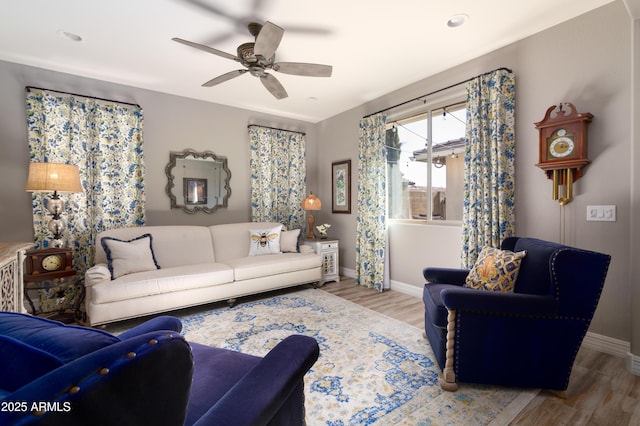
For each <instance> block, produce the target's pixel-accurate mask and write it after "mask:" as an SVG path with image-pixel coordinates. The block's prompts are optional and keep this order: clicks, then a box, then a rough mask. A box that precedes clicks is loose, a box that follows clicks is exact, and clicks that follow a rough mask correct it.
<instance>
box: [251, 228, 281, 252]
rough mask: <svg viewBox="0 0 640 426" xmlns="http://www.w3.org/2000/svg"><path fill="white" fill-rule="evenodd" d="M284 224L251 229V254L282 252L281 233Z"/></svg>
mask: <svg viewBox="0 0 640 426" xmlns="http://www.w3.org/2000/svg"><path fill="white" fill-rule="evenodd" d="M281 231H282V225H278V226H276V227H274V228H270V229H252V230H250V231H249V239H250V241H249V256H260V255H263V254H277V253H280V233H281Z"/></svg>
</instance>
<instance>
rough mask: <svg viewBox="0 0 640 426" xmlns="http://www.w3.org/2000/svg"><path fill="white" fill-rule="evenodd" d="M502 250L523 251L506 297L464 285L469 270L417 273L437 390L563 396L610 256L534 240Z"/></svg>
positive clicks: (510, 242)
mask: <svg viewBox="0 0 640 426" xmlns="http://www.w3.org/2000/svg"><path fill="white" fill-rule="evenodd" d="M501 248H502V249H504V250H510V251H512V252H520V251H522V250H526V252H527V254H526V256H525V257H524V258H523V259H522V261H521V264H520V270H519V273H518V275H517V279H516V281H515V288H514V291H513V292H511V293H502V292H495V291H486V290H478V289H472V288H467V287H464V286H463V285H464V283H465V279H466V277H467V275H468V274H469V271H468V270H459V269H445V268H428V267H427V268H425V269H424V270H423V275H424V277H425V279H426V280H427V283H426V284H425V286H424V291H423V300H424V304H425V331H426V335H427V338H428V340H429V343H430V345H431V347H432V349H433V351H434V353H435V356H436V359H437V361H438V364H439V365H440V368H441V369H442V370H443V375H442V377H441V385H442V387H443V389H446V390H455V389H456V388H457V385H456V381H459V382H471V383H483V384H493V385H503V386H516V387H531V388H542V389H548V390H554V391H558V392H563V391H565V390H566V389H567V386H568V385H569V376H570V375H571V369H572V367H573V362H574V360H575V356H576V354H577V352H578V349H579V348H580V344H581V343H582V340H583V338H584V336H585V334H586V332H587V329H588V328H589V324H590V323H591V319H592V317H593V314H594V312H595V310H596V306H597V305H598V300H599V298H600V293H601V291H602V287H603V285H604V280H605V277H606V274H607V270H608V267H609V261H610V257H609V256H608V255H605V254H601V253H595V252H591V251H585V250H580V249H576V248H571V247H567V246H564V245H561V244H556V243H552V242H547V241H542V240H537V239H533V238H517V237H513V238H507V239H505V240H504V241H503V243H502V247H501Z"/></svg>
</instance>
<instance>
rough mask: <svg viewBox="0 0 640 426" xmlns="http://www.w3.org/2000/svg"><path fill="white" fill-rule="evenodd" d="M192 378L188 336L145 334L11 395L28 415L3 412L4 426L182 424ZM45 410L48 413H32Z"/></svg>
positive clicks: (71, 364)
mask: <svg viewBox="0 0 640 426" xmlns="http://www.w3.org/2000/svg"><path fill="white" fill-rule="evenodd" d="M168 364H169V365H170V366H171V368H167V365H168ZM192 374H193V360H192V357H191V348H190V346H189V344H188V343H187V342H186V341H185V340H184V338H183V337H182V336H180V335H178V334H175V333H171V334H170V335H169V334H167V332H166V331H164V332H154V333H147V334H143V335H140V336H137V337H135V338H131V339H127V340H125V341H122V342H117V343H114V344H112V345H109V346H106V347H104V348H102V349H99V350H96V351H94V352H92V353H89V354H87V355H85V356H82V357H79V358H77V359H75V360H73V361H71V362H69V363H68V364H65V365H63V366H61V367H59V368H57V369H55V370H53V371H51V372H49V373H47V374H45V375H43V376H41V377H39V378H38V379H36V380H34V381H32V382H31V383H29V384H27V385H24V386H22V387H21V388H20V389H18V390H16V391H15V392H13V393H11V394H8V395H5V396H4V399H3V401H15V402H20V403H24V404H25V405H26V408H27V411H26V412H23V411H22V410H15V411H13V412H6V411H2V412H0V424H18V423H19V424H42V425H62V424H64V425H88V424H101V425H113V426H118V425H121V424H123V423H127V424H182V423H183V422H184V418H185V415H186V408H185V407H186V405H187V399H188V395H189V389H190V387H191V378H192ZM39 407H40V408H42V410H43V412H42V413H38V414H36V415H34V414H32V412H31V410H32V409H34V408H39ZM114 407H118V408H117V410H114Z"/></svg>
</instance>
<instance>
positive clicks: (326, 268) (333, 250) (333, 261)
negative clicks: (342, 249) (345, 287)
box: [302, 239, 340, 285]
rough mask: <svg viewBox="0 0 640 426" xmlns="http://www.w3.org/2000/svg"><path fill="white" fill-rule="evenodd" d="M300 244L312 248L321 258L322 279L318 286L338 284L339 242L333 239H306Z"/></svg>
mask: <svg viewBox="0 0 640 426" xmlns="http://www.w3.org/2000/svg"><path fill="white" fill-rule="evenodd" d="M302 244H303V245H306V246H310V247H313V250H314V251H315V252H316V254H319V255H320V256H322V278H321V279H320V284H321V285H322V284H324V283H326V282H328V281H335V282H340V256H339V252H338V248H339V247H338V246H339V241H338V240H334V239H326V240H322V239H320V240H309V239H306V240H304V242H303V243H302Z"/></svg>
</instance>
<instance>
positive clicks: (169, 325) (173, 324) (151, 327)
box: [118, 315, 182, 340]
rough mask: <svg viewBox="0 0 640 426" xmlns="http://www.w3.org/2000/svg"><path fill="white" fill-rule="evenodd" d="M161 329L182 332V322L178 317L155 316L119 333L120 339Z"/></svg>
mask: <svg viewBox="0 0 640 426" xmlns="http://www.w3.org/2000/svg"><path fill="white" fill-rule="evenodd" d="M161 330H168V331H175V332H176V333H180V332H181V331H182V322H181V321H180V320H179V319H178V318H176V317H171V316H167V315H161V316H159V317H155V318H152V319H150V320H148V321H145V322H143V323H142V324H140V325H138V326H135V327H133V328H132V329H130V330H127V331H125V332H123V333H121V334H119V335H118V338H119V339H120V340H125V339H130V338H132V337H136V336H139V335H141V334H146V333H150V332H152V331H161Z"/></svg>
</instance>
